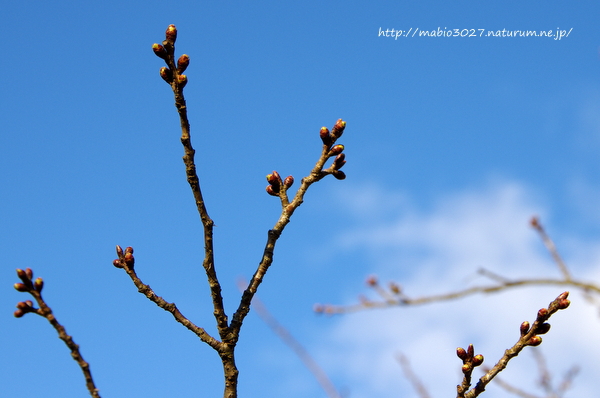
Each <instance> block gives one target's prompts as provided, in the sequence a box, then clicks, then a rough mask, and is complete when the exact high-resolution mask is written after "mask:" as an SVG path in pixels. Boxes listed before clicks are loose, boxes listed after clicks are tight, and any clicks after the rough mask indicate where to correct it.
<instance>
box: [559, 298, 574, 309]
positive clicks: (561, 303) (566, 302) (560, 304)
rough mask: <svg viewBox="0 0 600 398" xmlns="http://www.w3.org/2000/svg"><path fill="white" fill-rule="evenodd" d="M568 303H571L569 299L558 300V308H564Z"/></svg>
mask: <svg viewBox="0 0 600 398" xmlns="http://www.w3.org/2000/svg"><path fill="white" fill-rule="evenodd" d="M569 305H571V301H570V300H561V301H559V302H558V309H560V310H564V309H565V308H567V307H568V306H569Z"/></svg>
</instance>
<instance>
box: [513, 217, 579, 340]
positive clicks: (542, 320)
mask: <svg viewBox="0 0 600 398" xmlns="http://www.w3.org/2000/svg"><path fill="white" fill-rule="evenodd" d="M532 224H533V222H532ZM567 297H569V292H564V293H561V294H560V295H559V296H558V297H557V298H556V299H555V300H554V301H552V302H551V303H550V305H549V306H548V307H549V308H540V310H539V311H538V313H537V318H536V322H535V324H534V326H533V327H531V326H530V324H529V322H527V321H525V322H523V323H522V324H521V327H520V330H519V331H520V333H521V337H525V336H526V335H528V334H529V333H532V335H531V337H530V338H529V339H528V340H527V342H526V344H527V345H530V346H534V347H535V346H538V345H540V344H542V338H541V337H540V336H539V335H540V334H546V333H548V332H549V331H550V324H549V323H548V322H546V321H547V320H548V319H549V318H550V316H551V315H552V314H553V313H554V312H556V311H558V310H564V309H565V308H567V307H568V306H569V305H570V304H571V302H570V301H569V300H567ZM533 328H535V330H532V329H533Z"/></svg>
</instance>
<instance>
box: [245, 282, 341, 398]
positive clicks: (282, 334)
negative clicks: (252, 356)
mask: <svg viewBox="0 0 600 398" xmlns="http://www.w3.org/2000/svg"><path fill="white" fill-rule="evenodd" d="M237 285H238V288H239V289H240V290H241V291H244V289H246V286H247V283H246V282H245V281H242V280H239V281H238V284H237ZM252 306H253V307H254V311H255V312H256V314H257V315H258V316H259V317H260V319H262V320H263V322H264V323H265V324H266V325H267V326H268V327H269V328H270V329H271V330H272V331H273V333H275V334H276V335H277V336H278V337H279V338H280V339H281V341H282V342H283V343H284V344H285V345H287V346H288V347H290V348H291V349H292V351H294V353H295V354H296V355H297V356H298V358H299V359H300V360H301V361H302V363H303V364H304V366H305V367H306V368H307V369H308V370H309V371H310V372H311V373H312V374H313V376H314V377H315V379H317V382H318V383H319V385H320V386H321V388H322V389H323V391H325V393H326V394H327V396H328V397H330V398H341V397H342V396H341V394H340V393H339V392H338V391H337V389H336V388H335V386H334V385H333V383H332V382H331V380H330V379H329V376H327V373H325V371H324V370H323V368H321V366H319V364H318V363H317V361H315V360H314V358H313V357H312V356H311V355H310V353H309V352H308V351H307V350H306V349H305V348H304V347H303V346H302V344H300V342H299V341H298V340H296V338H295V337H294V336H293V335H292V334H291V333H290V332H289V331H288V330H287V329H286V328H285V327H284V326H283V325H282V324H281V323H279V321H277V319H276V318H275V316H273V314H271V312H270V311H269V310H268V309H267V307H266V306H265V304H264V303H263V302H262V301H261V300H260V299H259V298H258V296H256V295H255V296H254V298H253V299H252Z"/></svg>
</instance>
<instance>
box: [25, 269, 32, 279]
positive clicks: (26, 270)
mask: <svg viewBox="0 0 600 398" xmlns="http://www.w3.org/2000/svg"><path fill="white" fill-rule="evenodd" d="M25 274H26V275H27V278H29V279H33V271H32V270H31V268H25Z"/></svg>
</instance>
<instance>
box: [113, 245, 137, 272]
mask: <svg viewBox="0 0 600 398" xmlns="http://www.w3.org/2000/svg"><path fill="white" fill-rule="evenodd" d="M117 256H119V258H117V259H115V260H113V265H114V266H115V267H117V268H125V266H127V268H129V269H133V266H134V264H135V258H134V257H133V247H131V246H129V247H126V248H125V252H123V249H122V248H121V246H119V245H117Z"/></svg>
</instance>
